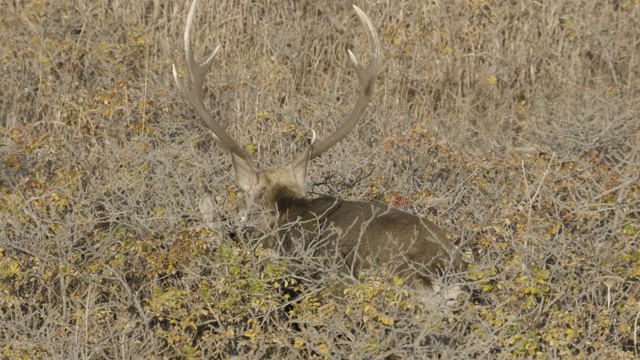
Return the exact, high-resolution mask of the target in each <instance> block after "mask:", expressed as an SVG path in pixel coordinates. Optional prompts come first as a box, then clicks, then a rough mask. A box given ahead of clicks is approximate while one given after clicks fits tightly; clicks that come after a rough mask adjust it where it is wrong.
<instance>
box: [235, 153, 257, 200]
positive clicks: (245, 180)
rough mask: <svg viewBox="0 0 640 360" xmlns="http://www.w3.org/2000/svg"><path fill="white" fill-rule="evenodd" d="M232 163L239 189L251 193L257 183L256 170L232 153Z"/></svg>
mask: <svg viewBox="0 0 640 360" xmlns="http://www.w3.org/2000/svg"><path fill="white" fill-rule="evenodd" d="M231 162H232V163H233V170H234V171H235V173H236V183H237V184H238V187H239V188H240V189H242V190H244V191H249V189H251V188H252V187H253V185H254V184H255V183H256V170H255V169H254V168H253V165H251V164H250V163H249V162H248V161H247V160H245V159H243V158H241V157H240V156H238V155H236V154H234V153H231Z"/></svg>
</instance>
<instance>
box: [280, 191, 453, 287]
mask: <svg viewBox="0 0 640 360" xmlns="http://www.w3.org/2000/svg"><path fill="white" fill-rule="evenodd" d="M277 205H278V211H279V213H280V214H281V215H280V227H282V228H285V229H287V230H286V232H287V234H285V236H281V238H282V239H283V244H282V250H283V251H284V252H285V253H289V252H291V251H292V250H293V249H292V248H293V247H294V246H296V245H301V246H303V247H305V248H312V249H314V255H318V256H328V257H332V256H337V257H338V258H339V259H340V261H341V262H343V263H344V268H343V269H342V270H345V269H346V270H348V272H350V273H351V275H353V276H355V277H357V275H358V274H359V272H360V271H361V270H368V269H370V268H372V267H373V268H375V267H379V266H382V265H391V266H393V267H394V273H395V274H396V275H398V276H400V277H401V278H405V279H408V280H409V282H413V281H416V280H417V281H419V282H421V283H422V285H425V286H431V280H430V277H429V275H432V274H436V273H438V272H441V271H442V270H443V269H446V268H447V266H448V265H449V263H451V265H453V267H454V268H461V267H462V265H463V263H462V261H461V259H460V254H459V252H458V251H457V249H456V247H455V246H454V245H453V244H451V243H450V242H449V241H448V240H447V239H446V237H445V235H444V233H443V232H442V230H440V229H439V228H438V227H437V226H435V225H434V224H433V223H431V222H429V221H427V220H424V219H421V218H420V217H419V216H416V215H413V214H409V213H407V212H404V211H400V210H397V209H392V208H388V207H387V206H386V205H384V204H380V203H375V202H359V201H345V200H342V199H339V198H334V197H330V196H322V197H319V198H316V199H306V198H298V199H292V198H288V197H285V198H280V199H279V200H278V202H277ZM293 223H296V226H293V227H291V228H289V227H287V224H293ZM305 234H306V235H305ZM297 239H303V241H305V242H306V243H303V244H295V242H296V240H297Z"/></svg>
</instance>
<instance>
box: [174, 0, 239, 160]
mask: <svg viewBox="0 0 640 360" xmlns="http://www.w3.org/2000/svg"><path fill="white" fill-rule="evenodd" d="M197 4H198V0H194V1H193V2H192V3H191V8H190V9H189V15H188V16H187V25H186V26H185V28H184V51H185V59H186V61H187V69H188V74H187V75H188V76H189V80H190V81H191V86H190V87H188V88H187V87H185V86H182V85H180V81H179V79H178V71H177V70H176V66H175V64H174V65H173V78H174V80H175V82H176V85H177V86H178V89H180V91H181V92H182V96H183V97H184V98H185V100H187V102H188V103H189V105H191V106H192V107H193V108H194V110H195V111H196V112H197V113H198V115H199V116H200V118H201V119H202V121H204V123H205V125H207V127H208V128H209V130H211V131H212V132H213V138H214V139H215V140H216V142H217V143H218V145H220V146H222V147H223V148H225V149H227V150H229V151H230V152H231V153H233V154H235V155H237V156H238V157H240V158H242V159H244V160H247V161H249V156H248V154H247V153H246V152H245V151H244V150H243V149H242V147H241V146H240V145H238V143H237V142H235V141H234V140H233V139H232V138H231V136H229V134H228V133H227V132H226V131H225V130H224V128H222V126H220V124H219V123H218V122H217V121H215V120H214V117H213V115H212V114H211V113H210V112H209V110H208V109H207V107H206V106H205V104H204V99H203V94H202V87H203V82H204V77H205V75H207V72H209V69H210V68H211V62H212V61H213V58H214V57H215V56H216V54H217V53H218V50H220V44H218V46H216V48H215V50H213V52H212V53H211V55H209V57H208V58H207V60H205V61H204V62H202V63H201V64H198V62H197V61H196V59H195V57H194V56H193V50H192V43H191V27H192V26H193V18H194V15H195V13H196V6H197Z"/></svg>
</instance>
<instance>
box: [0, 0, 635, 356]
mask: <svg viewBox="0 0 640 360" xmlns="http://www.w3.org/2000/svg"><path fill="white" fill-rule="evenodd" d="M361 5H362V6H361V7H362V8H363V9H364V10H365V11H366V12H367V13H368V14H369V15H370V17H371V18H372V19H373V20H374V22H375V23H376V25H377V27H378V30H379V34H380V38H381V41H382V45H383V50H384V65H385V67H384V69H383V72H382V74H381V75H380V78H379V83H378V84H379V86H378V90H377V93H376V95H375V97H374V100H373V103H372V105H371V106H370V108H369V111H368V112H367V114H366V115H365V119H363V121H362V124H361V125H360V126H359V127H358V128H357V129H356V131H355V132H354V133H353V134H352V135H349V137H348V140H347V141H343V142H342V143H340V144H339V145H338V146H336V147H335V148H333V149H331V150H330V151H329V152H328V153H327V154H325V155H324V156H323V157H322V158H321V159H319V160H317V161H315V162H314V165H313V166H312V169H311V170H310V172H311V179H310V181H309V184H310V188H309V191H310V193H312V194H315V193H329V194H338V195H341V196H343V197H345V198H350V199H370V200H378V201H384V202H388V203H390V204H392V205H393V206H397V207H401V208H404V209H405V210H409V211H413V212H416V213H420V214H421V215H423V216H426V217H429V218H431V219H432V220H434V221H435V222H436V223H437V224H438V225H440V226H441V227H443V228H444V229H446V230H447V232H448V234H450V236H451V238H452V239H453V240H455V242H456V243H457V244H459V245H461V246H463V247H465V248H466V249H467V252H468V254H469V255H470V256H469V257H470V261H471V263H470V267H469V271H468V273H466V274H463V275H462V278H463V279H464V281H466V282H467V283H468V284H469V286H470V287H471V288H472V289H473V290H474V293H475V296H474V298H473V299H470V300H468V301H466V302H465V303H462V304H460V307H459V308H456V309H442V308H438V309H431V308H425V307H423V306H422V305H421V304H419V303H417V300H416V298H415V296H414V295H415V294H413V293H412V292H411V291H410V290H409V289H407V288H405V287H403V286H402V285H401V284H399V283H398V282H396V283H394V282H389V281H386V279H387V277H388V275H387V274H386V273H385V270H384V269H381V270H380V271H379V272H376V273H371V274H368V275H367V276H366V277H365V278H363V279H362V282H361V283H358V284H353V285H352V286H350V287H349V288H348V289H346V290H345V292H344V299H343V300H341V301H339V302H333V301H331V300H330V297H328V296H325V295H326V294H322V291H320V290H321V287H320V286H319V285H318V284H317V283H314V282H313V281H301V280H300V279H299V278H296V277H295V276H294V274H292V273H291V272H290V270H289V267H288V262H289V260H291V261H293V260H295V259H279V258H277V257H274V256H273V255H272V254H270V253H269V252H266V251H264V250H262V249H261V248H260V247H256V246H255V242H252V241H244V242H242V241H234V240H232V239H228V238H227V237H226V236H225V234H226V232H227V230H228V225H226V223H225V220H224V218H225V216H226V215H227V214H228V213H229V210H230V208H231V207H232V206H233V205H234V203H235V201H236V188H235V186H234V185H233V176H232V173H231V171H230V169H231V167H230V162H229V159H228V158H226V156H225V155H224V154H223V153H222V152H220V151H219V150H218V149H216V147H215V145H214V144H213V142H212V140H211V136H210V135H209V133H208V132H207V131H205V129H204V127H203V126H201V125H200V124H198V122H197V121H196V120H195V115H194V114H193V113H192V111H191V109H190V108H189V107H188V105H187V104H186V103H185V102H184V101H183V100H182V99H181V98H180V96H179V93H178V92H177V89H176V87H175V86H174V85H173V83H172V79H171V70H170V67H171V64H172V63H173V62H174V61H178V63H179V64H180V60H181V59H182V44H181V41H182V33H181V32H182V28H183V26H184V19H185V17H186V13H187V6H188V4H187V3H186V2H179V3H175V2H172V1H165V0H158V1H153V2H151V1H146V2H142V1H132V2H122V1H111V2H102V3H98V2H84V1H75V2H72V1H67V2H62V1H50V2H41V1H34V2H31V1H9V2H3V3H2V4H0V24H1V25H0V26H1V28H0V30H1V31H0V69H2V71H1V72H2V74H3V79H4V81H3V82H2V83H0V94H2V96H0V121H1V124H2V127H0V135H1V136H2V137H1V139H2V140H1V141H2V142H1V143H0V146H1V147H0V157H1V160H2V165H1V166H0V181H1V182H0V191H1V192H2V196H1V197H0V353H1V354H2V358H7V359H25V358H29V359H37V358H42V359H102V358H104V359H133V358H146V359H169V358H172V359H173V358H229V357H231V356H238V357H239V358H287V359H294V358H345V359H347V358H354V359H364V358H384V357H393V356H396V357H399V358H416V359H424V358H447V359H453V358H492V359H493V358H515V357H527V358H542V359H548V358H607V359H613V358H628V359H631V358H636V357H637V356H638V353H639V352H640V344H639V343H638V340H639V339H638V337H639V335H640V334H639V333H640V329H639V326H640V323H639V320H638V318H639V316H640V306H639V305H638V299H639V298H640V287H639V286H638V280H639V277H640V246H639V243H640V242H639V239H638V234H639V233H640V220H639V216H640V209H639V197H640V184H639V183H640V181H639V175H638V174H639V173H640V157H639V155H640V154H639V151H638V148H639V147H640V146H639V144H640V120H639V119H640V90H639V89H640V24H639V21H638V19H640V3H638V1H599V2H596V1H577V0H576V1H564V2H555V1H542V2H529V1H510V2H502V1H496V2H489V1H456V2H434V1H423V2H419V1H405V2H403V1H383V0H379V1H370V2H364V3H362V4H361ZM195 31H196V34H197V35H196V43H197V46H196V50H197V52H198V53H200V54H204V53H205V51H206V50H207V49H209V50H210V49H212V47H213V46H214V45H215V43H216V42H217V41H219V42H220V43H221V44H222V47H223V51H222V53H221V54H220V55H219V57H218V59H217V60H216V61H215V62H214V69H213V71H212V74H211V75H210V76H209V78H208V80H207V84H208V89H209V94H208V98H209V99H210V101H209V104H210V106H211V107H212V108H213V109H215V110H216V112H217V113H218V115H219V116H220V118H221V121H223V122H224V123H225V124H226V125H227V128H228V131H229V132H230V133H231V134H233V136H234V137H235V138H236V139H237V140H238V141H239V142H240V143H241V144H243V145H244V146H247V147H248V148H249V149H251V150H252V151H254V157H255V159H256V160H257V161H258V163H260V164H264V165H274V164H282V163H284V162H285V161H287V160H288V159H291V158H292V156H293V154H295V153H296V151H297V150H300V149H301V148H302V146H304V144H305V141H306V140H305V139H304V134H305V133H306V132H308V131H309V130H310V129H314V130H315V131H316V132H317V133H318V134H319V136H320V137H323V136H326V135H327V134H329V133H330V132H331V131H332V130H333V129H335V127H336V126H337V124H338V123H339V122H340V120H341V119H342V118H343V117H344V116H345V114H346V112H347V111H348V110H349V107H350V104H351V102H352V101H353V99H354V97H355V86H356V81H355V79H354V78H353V75H354V74H353V72H352V71H351V70H350V69H349V67H348V59H347V56H346V52H345V48H349V47H355V49H356V51H357V52H358V53H360V54H362V55H361V56H363V57H366V49H367V44H366V39H365V36H364V33H363V31H362V29H361V28H360V24H359V22H358V21H357V19H356V17H355V14H354V12H353V11H352V10H350V7H349V6H348V4H347V2H341V1H333V2H325V3H322V4H321V5H316V3H315V2H313V1H296V2H286V3H281V2H275V1H272V2H265V3H254V2H250V1H216V2H214V3H207V4H201V5H200V15H199V19H198V21H197V24H196V30H195ZM205 189H208V190H210V191H212V192H213V193H214V194H216V195H217V196H218V197H219V199H220V204H219V209H218V211H219V216H217V218H219V219H220V221H219V223H218V224H215V226H214V227H213V230H211V231H208V230H202V229H201V230H198V229H197V228H196V226H197V225H198V219H197V201H198V197H199V196H200V194H202V193H203V192H204V191H205ZM326 276H327V277H328V278H331V276H333V275H332V274H327V275H326ZM285 285H286V287H287V288H288V289H289V290H288V292H283V291H282V288H283V287H285ZM316 290H318V291H317V292H314V291H316ZM291 291H296V292H297V293H299V294H300V297H299V299H301V300H299V301H297V302H293V303H291V302H290V299H289V298H288V295H286V294H289V293H290V292H291Z"/></svg>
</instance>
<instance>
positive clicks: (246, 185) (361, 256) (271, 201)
mask: <svg viewBox="0 0 640 360" xmlns="http://www.w3.org/2000/svg"><path fill="white" fill-rule="evenodd" d="M196 4H197V0H196V1H194V2H193V3H192V4H191V9H190V10H189V15H188V17H187V25H186V27H185V34H184V42H185V52H186V62H187V67H188V72H187V75H188V77H189V79H190V82H191V85H190V87H185V86H184V85H181V82H180V80H179V78H178V75H177V71H176V69H175V66H174V69H173V70H174V71H173V73H174V79H175V81H176V84H177V85H178V88H179V89H180V90H181V91H182V93H183V96H184V97H185V99H186V100H187V102H188V103H189V104H190V105H191V106H192V107H193V108H194V109H195V110H196V112H197V113H198V115H199V117H200V118H201V119H202V120H203V122H204V123H205V125H206V126H207V127H208V128H209V129H210V130H211V131H212V132H213V134H214V139H215V140H216V142H217V143H218V145H219V146H221V147H222V148H224V149H225V150H227V151H228V152H229V153H230V155H231V158H232V163H233V169H234V171H235V175H236V182H237V184H238V186H239V187H240V188H241V189H242V190H243V191H244V192H245V196H244V199H243V201H242V202H241V204H240V205H239V211H240V213H241V218H244V219H246V218H247V217H249V216H250V215H251V214H252V213H255V212H260V213H263V214H265V213H266V214H270V215H271V220H270V221H268V223H267V224H266V225H267V226H272V225H278V227H279V228H280V236H278V241H280V243H279V244H273V245H274V246H275V247H277V248H279V249H281V251H283V253H285V254H290V253H292V252H294V250H295V249H297V248H300V247H301V248H303V249H311V251H312V252H313V253H314V254H316V255H336V257H337V258H338V259H339V261H340V262H341V263H342V264H343V270H344V269H347V270H349V272H350V273H351V274H352V275H357V273H358V272H359V271H360V270H365V269H368V268H371V267H377V266H381V265H389V266H393V270H394V273H395V274H397V275H398V276H401V277H403V278H408V279H410V281H413V280H419V282H420V283H422V284H423V285H425V286H427V287H431V285H432V282H431V279H430V275H432V274H434V273H438V272H444V271H446V270H447V268H448V266H449V265H451V268H453V269H455V270H460V269H462V268H463V267H464V264H463V262H462V261H461V258H460V254H459V251H458V249H457V248H456V246H454V245H453V244H452V243H451V242H450V241H449V240H448V239H447V238H446V236H445V235H444V233H443V232H442V230H440V229H439V228H438V227H437V226H436V225H434V224H433V223H431V222H429V221H427V220H424V219H422V218H420V217H419V216H416V215H413V214H410V213H407V212H404V211H400V210H396V209H390V208H388V207H387V206H386V205H383V204H380V203H375V202H355V201H345V200H341V199H338V198H333V197H328V196H322V197H319V198H316V199H310V198H307V197H306V196H305V192H304V183H305V178H306V175H307V167H308V164H309V162H310V161H311V160H312V159H313V158H316V157H318V156H320V155H321V154H322V153H324V152H325V151H327V150H328V149H329V148H331V147H332V146H333V145H335V144H336V143H338V142H339V141H340V140H342V139H343V138H344V137H345V136H346V135H347V134H348V133H349V132H350V131H351V130H352V129H353V128H354V127H355V125H356V124H357V122H358V120H359V119H360V118H361V117H362V115H363V114H364V111H365V109H366V107H367V105H368V104H369V102H370V100H371V97H372V95H373V92H374V87H375V86H374V85H375V80H376V78H377V76H378V72H379V70H380V66H381V65H380V64H381V55H380V52H381V51H380V43H379V40H378V36H377V33H376V30H375V27H374V26H373V23H372V22H371V19H369V17H368V16H367V15H366V14H365V13H364V12H363V11H362V10H360V9H359V8H358V7H357V6H354V9H355V11H356V13H357V14H358V16H359V18H360V20H361V21H362V23H363V24H364V25H365V28H366V30H367V35H368V37H369V42H370V44H371V51H372V54H371V56H370V60H369V64H368V65H367V66H363V65H362V64H360V63H359V62H358V60H357V58H356V56H355V55H354V54H353V53H352V52H351V51H349V56H350V58H351V61H352V62H353V64H354V67H355V70H356V73H357V75H358V81H359V85H360V92H359V94H358V98H357V99H356V102H355V105H354V108H353V110H352V111H351V113H350V114H349V116H348V117H347V119H345V120H344V121H343V123H342V124H341V125H340V126H338V128H337V129H336V131H335V132H334V133H333V134H331V135H330V136H328V137H327V138H326V139H324V140H322V141H319V142H318V143H315V142H314V140H315V136H314V140H312V142H311V145H310V146H309V147H308V148H307V149H306V150H305V151H303V152H302V153H301V154H300V155H299V156H297V157H295V158H294V160H293V161H292V162H291V163H289V164H287V165H285V166H282V167H279V168H275V169H260V170H259V169H257V168H256V167H255V166H254V165H253V164H252V162H251V160H250V158H249V156H248V154H247V153H246V152H245V151H244V150H243V148H242V146H240V145H239V144H238V143H236V142H235V141H234V140H233V139H232V138H231V136H229V134H228V133H227V132H226V131H225V130H224V128H223V127H222V126H221V125H220V124H219V123H218V122H217V121H216V119H215V118H214V116H213V115H212V114H211V113H210V112H209V110H208V109H207V107H206V106H205V105H204V101H203V91H202V87H203V80H204V76H205V75H206V73H207V72H208V71H209V68H210V67H211V63H212V60H213V59H214V57H215V55H216V53H217V51H218V50H219V46H218V47H217V48H216V49H215V50H214V51H213V53H212V54H211V55H210V56H209V57H208V58H207V59H206V60H205V61H204V62H203V63H201V64H199V63H198V62H197V61H196V60H195V58H194V56H193V54H192V51H191V48H192V46H191V28H192V25H193V18H194V14H195V9H196ZM314 135H315V133H314ZM213 203H214V201H213V199H212V196H211V194H207V195H205V196H204V197H203V198H202V200H201V202H200V210H201V212H202V213H203V216H204V217H206V214H211V213H212V211H210V209H209V210H208V209H207V207H211V206H213Z"/></svg>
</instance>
